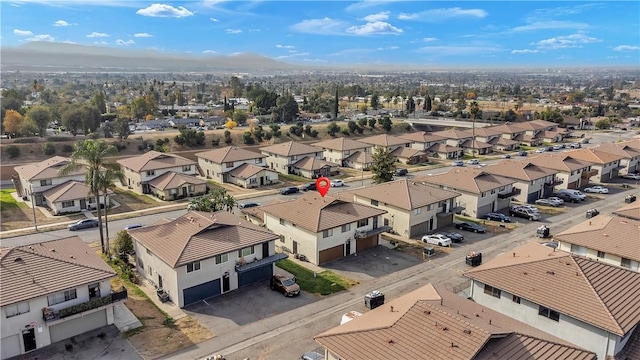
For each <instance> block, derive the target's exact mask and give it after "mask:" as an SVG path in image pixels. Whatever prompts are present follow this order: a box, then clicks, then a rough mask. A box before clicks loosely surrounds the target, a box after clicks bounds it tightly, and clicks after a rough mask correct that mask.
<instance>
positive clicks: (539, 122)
mask: <svg viewBox="0 0 640 360" xmlns="http://www.w3.org/2000/svg"><path fill="white" fill-rule="evenodd" d="M526 123H529V124H531V125H533V126H543V127H558V124H557V123H554V122H552V121H547V120H541V119H538V120H531V121H527V122H524V123H518V124H526Z"/></svg>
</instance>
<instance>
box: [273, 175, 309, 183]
mask: <svg viewBox="0 0 640 360" xmlns="http://www.w3.org/2000/svg"><path fill="white" fill-rule="evenodd" d="M278 176H279V177H281V178H284V179H286V180H289V181H293V182H299V183H302V184H306V183H308V182H311V181H315V180H313V179H307V178H306V177H302V176H298V175H294V174H278Z"/></svg>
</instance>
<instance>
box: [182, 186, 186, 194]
mask: <svg viewBox="0 0 640 360" xmlns="http://www.w3.org/2000/svg"><path fill="white" fill-rule="evenodd" d="M182 196H187V187H186V186H185V187H183V188H182Z"/></svg>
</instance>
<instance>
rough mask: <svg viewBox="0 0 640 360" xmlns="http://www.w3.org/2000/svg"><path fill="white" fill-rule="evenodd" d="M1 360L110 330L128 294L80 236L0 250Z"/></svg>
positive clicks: (112, 272) (113, 272) (105, 264)
mask: <svg viewBox="0 0 640 360" xmlns="http://www.w3.org/2000/svg"><path fill="white" fill-rule="evenodd" d="M0 265H1V266H0V277H1V278H2V291H1V292H0V308H1V309H2V314H1V315H0V316H2V321H0V329H1V331H0V335H1V337H2V342H1V345H0V349H1V350H2V357H1V358H2V359H8V358H11V357H14V356H18V355H20V354H25V353H28V352H30V351H33V350H36V349H40V348H43V347H45V346H47V345H50V344H52V343H54V342H57V341H60V340H64V339H68V338H70V337H72V336H76V335H79V334H82V333H85V332H87V331H91V330H94V329H98V328H101V327H103V326H107V325H111V324H113V322H114V310H113V308H114V306H115V305H116V304H118V303H120V302H122V301H124V300H126V299H127V292H126V289H124V288H122V289H121V290H120V291H117V292H112V291H111V284H110V280H111V279H112V278H114V277H116V272H115V271H113V269H111V267H109V265H107V263H105V262H104V260H102V258H100V256H98V254H96V252H95V251H94V250H93V249H91V248H89V246H88V245H87V244H86V243H85V242H84V241H82V239H80V238H79V237H77V236H74V237H69V238H64V239H58V240H52V241H46V242H41V243H37V244H32V245H24V246H18V247H14V248H1V249H0Z"/></svg>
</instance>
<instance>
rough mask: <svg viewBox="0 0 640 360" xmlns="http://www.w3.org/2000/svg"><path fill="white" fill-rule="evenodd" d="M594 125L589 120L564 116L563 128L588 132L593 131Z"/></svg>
mask: <svg viewBox="0 0 640 360" xmlns="http://www.w3.org/2000/svg"><path fill="white" fill-rule="evenodd" d="M592 125H593V124H592V123H591V121H590V120H589V119H585V118H580V119H578V118H576V117H573V116H570V115H562V126H564V127H565V128H567V129H569V130H587V129H591V127H592Z"/></svg>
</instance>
